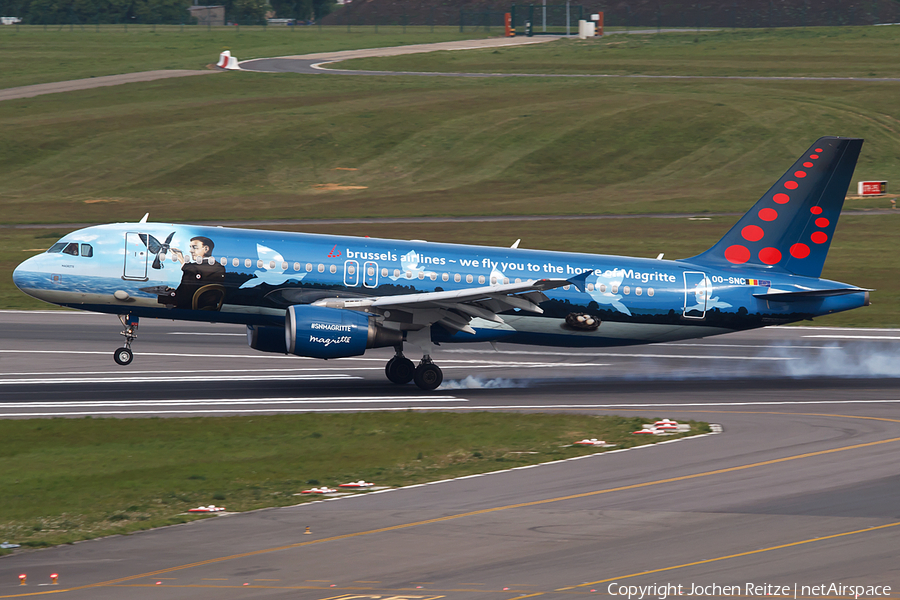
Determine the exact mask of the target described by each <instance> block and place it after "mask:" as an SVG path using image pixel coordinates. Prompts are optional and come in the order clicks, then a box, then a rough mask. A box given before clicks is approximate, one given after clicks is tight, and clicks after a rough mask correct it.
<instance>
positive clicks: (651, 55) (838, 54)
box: [340, 25, 900, 77]
mask: <svg viewBox="0 0 900 600" xmlns="http://www.w3.org/2000/svg"><path fill="white" fill-rule="evenodd" d="M898 54H900V25H898V26H892V27H840V28H839V27H810V28H796V29H789V28H786V29H745V30H728V29H725V30H721V31H702V32H690V33H668V34H667V33H663V34H661V35H657V34H649V35H638V34H628V35H608V36H604V37H597V38H592V39H587V40H561V41H558V42H554V43H552V44H551V45H550V46H548V47H545V46H544V45H543V44H541V45H538V46H525V47H521V48H502V49H496V50H476V51H471V52H464V53H460V52H435V53H429V54H410V55H406V56H398V57H391V58H365V59H355V60H352V61H345V62H342V63H341V65H340V68H347V69H371V70H391V71H443V72H450V73H459V72H472V73H575V74H585V73H592V74H596V73H604V74H610V75H634V74H641V75H738V76H766V77H772V76H776V77H784V76H801V77H812V76H819V77H900V62H898V61H897V59H896V58H897V56H898Z"/></svg>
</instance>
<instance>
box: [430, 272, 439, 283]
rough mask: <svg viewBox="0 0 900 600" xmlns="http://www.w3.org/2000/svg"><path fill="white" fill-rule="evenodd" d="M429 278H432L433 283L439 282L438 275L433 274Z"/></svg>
mask: <svg viewBox="0 0 900 600" xmlns="http://www.w3.org/2000/svg"><path fill="white" fill-rule="evenodd" d="M429 277H431V280H432V281H437V273H432V274H431V275H429Z"/></svg>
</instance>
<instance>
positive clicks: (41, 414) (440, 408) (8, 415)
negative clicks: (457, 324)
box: [0, 396, 900, 487]
mask: <svg viewBox="0 0 900 600" xmlns="http://www.w3.org/2000/svg"><path fill="white" fill-rule="evenodd" d="M386 398H390V397H389V396H385V397H384V398H381V399H373V400H360V399H355V400H346V401H341V402H335V404H339V403H347V404H351V403H354V402H359V403H360V404H369V403H371V404H379V403H381V402H385V403H387V402H403V401H404V400H408V401H411V402H437V401H444V400H442V399H441V398H440V397H430V396H410V397H408V398H404V397H402V396H399V397H397V399H396V400H387V399H386ZM432 398H436V399H434V400H432ZM282 400H284V399H274V400H271V401H268V400H267V401H266V402H269V403H280V402H281V401H282ZM450 401H452V402H471V401H470V400H467V399H464V398H455V397H450ZM167 402H171V403H172V404H171V405H175V406H177V405H179V404H182V403H187V402H196V403H198V404H199V403H200V402H202V401H200V400H197V401H183V400H182V401H174V400H173V401H167ZM209 402H211V403H212V404H216V403H217V402H216V401H209ZM257 402H258V403H260V404H262V403H264V402H263V401H262V400H260V399H253V398H249V399H229V400H225V401H221V402H220V403H221V404H226V403H228V404H236V405H240V404H254V403H257ZM298 403H299V402H298ZM896 403H900V399H896V400H810V401H802V402H774V401H773V402H762V401H760V402H733V403H727V402H721V403H717V402H709V403H702V402H694V403H683V404H674V403H672V404H666V403H653V404H535V405H528V404H520V405H480V406H479V405H468V404H467V405H465V406H449V405H447V406H367V407H366V409H365V410H366V411H367V412H398V411H406V410H415V411H422V412H426V411H458V410H465V411H477V410H547V409H551V410H585V409H596V410H607V409H622V408H627V409H630V410H651V409H658V408H679V409H680V408H684V407H691V408H698V407H729V406H754V405H759V406H766V405H798V404H804V405H810V404H825V405H829V404H896ZM30 404H34V405H36V406H46V405H48V404H49V403H43V402H35V403H30ZM72 404H73V406H75V407H77V406H79V405H80V406H85V405H88V406H89V405H90V404H88V403H79V402H73V403H72ZM309 404H329V402H328V400H318V401H309ZM96 405H98V406H104V405H108V406H114V405H116V404H113V403H104V402H97V403H96ZM10 406H12V407H13V408H15V407H16V405H14V404H12V403H10V404H4V403H0V407H10ZM23 408H28V407H23ZM359 410H360V409H359V408H358V407H354V408H339V407H329V408H250V409H239V408H221V409H215V408H204V409H198V410H188V409H183V410H107V411H102V410H98V411H67V412H62V411H60V412H28V413H15V412H13V413H0V418H22V417H34V418H40V417H65V416H86V415H113V416H117V415H143V414H159V415H166V414H171V415H179V414H188V415H191V414H198V415H202V414H211V413H226V414H265V413H281V414H291V413H318V412H328V413H340V412H359ZM699 412H704V413H708V412H713V411H699ZM718 412H722V411H718ZM724 412H725V414H735V412H736V411H724ZM748 414H759V413H748ZM766 414H777V415H808V416H824V417H833V416H842V415H827V414H826V415H822V414H816V413H776V412H773V413H766ZM849 418H854V419H863V418H868V417H860V416H853V417H849ZM872 418H880V417H872ZM693 437H700V436H693ZM661 443H665V442H657V445H658V444H661ZM643 447H644V446H638V448H643ZM607 454H608V452H607ZM587 456H592V455H585V456H579V457H577V458H571V459H565V460H577V459H581V458H585V457H587ZM535 466H539V465H529V466H528V467H516V468H517V469H524V468H532V467H535ZM499 472H502V471H492V473H499ZM483 475H485V474H484V473H479V474H475V475H467V476H466V477H482V476H483ZM457 479H465V477H458V478H457ZM446 481H451V480H446ZM434 483H442V482H440V481H439V482H429V483H421V484H416V485H415V486H407V487H419V486H424V485H432V484H434Z"/></svg>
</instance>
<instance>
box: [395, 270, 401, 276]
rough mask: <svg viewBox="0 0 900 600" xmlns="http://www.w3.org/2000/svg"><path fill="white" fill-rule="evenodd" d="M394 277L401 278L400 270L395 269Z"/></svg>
mask: <svg viewBox="0 0 900 600" xmlns="http://www.w3.org/2000/svg"><path fill="white" fill-rule="evenodd" d="M394 277H400V269H394Z"/></svg>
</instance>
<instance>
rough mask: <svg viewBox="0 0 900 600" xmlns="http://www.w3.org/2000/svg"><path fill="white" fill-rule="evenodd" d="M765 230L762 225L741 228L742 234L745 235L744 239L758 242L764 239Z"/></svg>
mask: <svg viewBox="0 0 900 600" xmlns="http://www.w3.org/2000/svg"><path fill="white" fill-rule="evenodd" d="M764 234H765V232H764V231H763V229H762V227H759V226H757V225H747V226H746V227H744V228H743V229H741V235H742V236H744V239H745V240H747V241H748V242H758V241H759V240H761V239H763V235H764Z"/></svg>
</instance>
